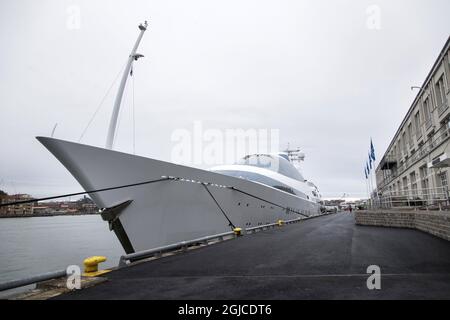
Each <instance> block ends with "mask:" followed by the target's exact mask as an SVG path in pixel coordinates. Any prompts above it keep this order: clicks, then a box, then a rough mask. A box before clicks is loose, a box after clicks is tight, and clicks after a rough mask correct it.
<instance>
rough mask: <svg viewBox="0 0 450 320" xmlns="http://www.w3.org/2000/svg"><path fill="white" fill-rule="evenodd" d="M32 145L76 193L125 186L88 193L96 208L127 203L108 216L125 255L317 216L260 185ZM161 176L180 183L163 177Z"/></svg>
mask: <svg viewBox="0 0 450 320" xmlns="http://www.w3.org/2000/svg"><path fill="white" fill-rule="evenodd" d="M37 139H38V140H39V141H40V142H41V143H42V144H43V145H44V146H45V147H46V148H47V149H48V150H49V151H50V152H51V153H52V154H53V155H54V156H55V157H56V158H57V159H58V160H59V161H60V162H61V163H62V164H63V165H64V166H65V167H66V168H67V169H68V170H69V171H70V173H71V174H72V175H73V177H74V178H75V179H76V180H77V181H78V182H79V183H80V185H81V186H82V187H83V188H84V190H86V191H93V190H99V189H108V188H111V187H118V186H127V185H128V187H123V188H117V189H108V190H105V191H102V192H91V193H89V195H90V197H91V198H92V199H93V201H94V202H95V204H96V205H97V206H98V207H99V208H114V207H116V206H118V205H120V204H124V203H125V204H128V203H127V201H128V202H129V204H128V205H124V206H123V208H122V210H117V213H116V216H114V220H113V221H112V220H111V219H110V218H108V220H110V226H111V228H112V229H113V230H114V231H115V233H116V234H117V236H118V238H119V240H120V242H121V244H122V246H123V247H124V250H125V251H126V252H127V253H132V252H135V251H141V250H146V249H151V248H155V247H159V246H164V245H168V244H172V243H175V242H179V241H187V240H192V239H196V238H200V237H203V236H208V235H213V234H219V233H222V232H226V231H230V230H232V228H233V227H241V228H248V227H253V226H257V225H261V224H267V223H273V222H275V221H277V220H279V219H283V220H290V219H295V218H299V217H305V216H312V215H318V214H319V213H320V208H319V204H318V203H316V202H314V201H309V200H307V199H303V198H300V197H297V196H295V195H291V194H289V193H287V192H284V191H280V190H278V189H275V188H272V187H269V186H267V185H263V184H261V183H257V182H252V181H249V180H244V179H239V178H236V177H231V176H226V175H223V174H220V173H215V172H211V171H207V170H202V169H197V168H192V167H188V166H182V165H177V164H173V163H170V162H164V161H159V160H155V159H151V158H145V157H140V156H136V155H131V154H127V153H122V152H118V151H113V150H108V149H103V148H98V147H93V146H89V145H83V144H79V143H73V142H69V141H64V140H59V139H54V138H47V137H38V138H37ZM169 176H170V177H176V178H182V179H168V178H164V177H169ZM188 180H191V181H188ZM192 180H193V181H192ZM199 182H203V183H211V184H209V185H208V184H206V185H205V184H203V183H199ZM137 183H141V184H139V185H136V184H137ZM130 185H131V186H130ZM224 186H226V187H224ZM230 187H233V188H230ZM130 200H131V201H130ZM286 208H289V209H286Z"/></svg>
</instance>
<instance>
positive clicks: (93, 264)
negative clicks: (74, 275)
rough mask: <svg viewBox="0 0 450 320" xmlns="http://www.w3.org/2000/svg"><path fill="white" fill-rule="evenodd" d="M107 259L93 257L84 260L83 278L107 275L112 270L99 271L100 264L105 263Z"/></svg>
mask: <svg viewBox="0 0 450 320" xmlns="http://www.w3.org/2000/svg"><path fill="white" fill-rule="evenodd" d="M105 261H106V257H104V256H92V257H89V258H86V259H84V261H83V264H84V273H83V276H85V277H96V276H99V275H102V274H104V273H107V272H109V271H111V270H100V271H98V264H99V263H102V262H105Z"/></svg>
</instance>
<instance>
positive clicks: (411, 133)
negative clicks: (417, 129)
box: [408, 123, 413, 148]
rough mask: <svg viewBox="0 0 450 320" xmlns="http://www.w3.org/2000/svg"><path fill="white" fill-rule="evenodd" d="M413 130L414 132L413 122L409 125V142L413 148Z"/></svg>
mask: <svg viewBox="0 0 450 320" xmlns="http://www.w3.org/2000/svg"><path fill="white" fill-rule="evenodd" d="M412 137H413V132H412V124H411V123H410V124H409V125H408V143H409V147H410V148H412V146H413V139H412Z"/></svg>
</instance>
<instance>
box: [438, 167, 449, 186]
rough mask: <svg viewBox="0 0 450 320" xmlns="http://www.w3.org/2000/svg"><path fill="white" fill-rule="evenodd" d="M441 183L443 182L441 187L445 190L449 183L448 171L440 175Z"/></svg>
mask: <svg viewBox="0 0 450 320" xmlns="http://www.w3.org/2000/svg"><path fill="white" fill-rule="evenodd" d="M439 181H440V182H441V186H442V187H444V188H447V187H448V181H447V171H445V172H442V173H440V174H439Z"/></svg>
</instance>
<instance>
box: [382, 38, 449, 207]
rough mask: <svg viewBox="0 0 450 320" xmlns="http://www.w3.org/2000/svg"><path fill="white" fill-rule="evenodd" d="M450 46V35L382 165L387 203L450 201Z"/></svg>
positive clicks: (428, 203)
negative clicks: (449, 187) (449, 193)
mask: <svg viewBox="0 0 450 320" xmlns="http://www.w3.org/2000/svg"><path fill="white" fill-rule="evenodd" d="M449 47H450V38H448V39H447V42H446V44H445V46H444V48H443V49H442V51H441V52H440V54H439V57H438V58H437V60H436V62H435V63H434V65H433V67H432V69H431V70H430V72H429V74H428V76H427V78H426V79H425V82H424V83H423V85H422V86H421V87H420V88H417V90H418V94H417V96H416V98H415V100H414V102H413V103H412V105H411V107H410V108H409V110H408V113H407V114H406V116H405V118H404V119H403V121H402V123H401V125H400V127H399V128H398V130H397V133H396V134H395V136H394V138H393V139H392V141H391V143H390V145H389V147H388V149H387V150H386V152H385V154H384V156H383V158H382V159H381V161H380V163H379V165H378V167H377V168H376V171H375V172H376V183H377V193H378V196H379V197H380V199H382V201H383V203H384V204H385V205H388V206H405V205H408V206H411V205H417V206H423V205H440V204H442V203H443V202H448V200H449V196H448V186H449V179H450V177H449V165H450V108H449V101H450V54H449ZM447 204H448V203H447Z"/></svg>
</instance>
